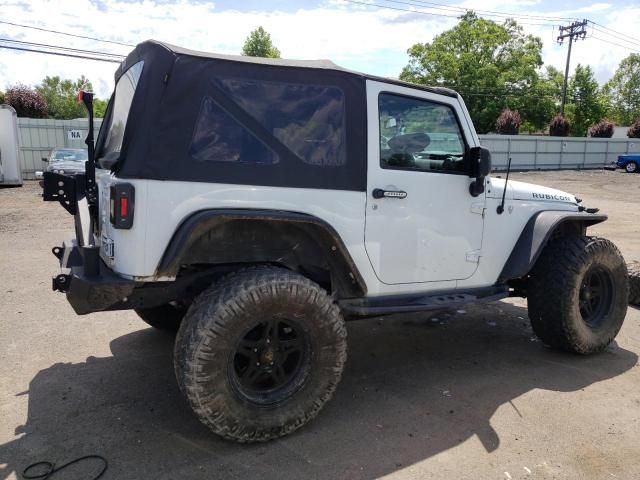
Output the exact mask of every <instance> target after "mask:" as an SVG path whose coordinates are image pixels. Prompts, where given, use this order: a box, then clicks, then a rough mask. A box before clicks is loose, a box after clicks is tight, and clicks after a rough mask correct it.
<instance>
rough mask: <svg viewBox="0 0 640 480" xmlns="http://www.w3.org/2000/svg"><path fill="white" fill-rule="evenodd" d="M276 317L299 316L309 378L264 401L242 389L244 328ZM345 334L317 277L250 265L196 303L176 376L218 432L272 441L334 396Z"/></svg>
mask: <svg viewBox="0 0 640 480" xmlns="http://www.w3.org/2000/svg"><path fill="white" fill-rule="evenodd" d="M270 318H276V319H278V320H277V321H286V322H288V321H289V320H282V319H294V320H295V323H296V325H298V327H299V328H300V330H301V331H302V332H303V334H302V336H304V337H305V338H306V339H308V347H309V349H308V355H307V356H306V357H305V358H306V360H305V362H306V363H305V362H302V366H301V367H300V372H302V373H301V374H300V375H302V376H300V377H299V378H298V377H296V380H295V382H293V380H292V382H290V383H292V384H293V385H294V387H295V388H293V389H292V388H291V387H287V388H288V393H287V395H286V396H283V397H282V398H280V397H275V394H274V395H272V396H274V397H275V398H277V399H278V400H277V401H275V402H274V403H269V404H258V403H256V401H254V400H253V399H248V398H247V397H246V396H243V394H242V393H241V392H240V390H239V388H238V387H237V385H236V380H234V379H235V378H236V371H235V370H234V369H235V368H236V364H235V363H234V362H235V361H236V360H234V359H236V358H237V355H238V353H237V352H238V351H239V348H241V347H240V346H239V345H242V343H241V342H242V341H244V340H245V339H246V338H247V337H246V336H245V337H243V335H244V334H245V332H247V331H250V332H251V331H253V330H251V329H252V328H254V326H255V325H262V323H260V322H263V321H266V319H270ZM256 328H258V327H256ZM276 328H277V327H276ZM346 337H347V331H346V327H345V324H344V320H343V318H342V315H341V313H340V310H339V308H338V306H337V305H336V304H335V303H334V301H333V300H332V299H331V297H329V296H328V295H327V293H326V291H325V290H323V289H322V288H321V287H320V286H318V285H317V284H316V283H314V282H312V281H310V280H309V279H307V278H305V277H303V276H302V275H299V274H296V273H293V272H290V271H288V270H285V269H281V268H266V267H262V268H248V269H244V270H240V271H237V272H234V273H231V274H229V275H228V276H226V277H224V278H222V279H221V280H219V281H218V282H216V283H215V284H214V285H213V286H212V287H210V288H209V289H207V290H205V291H204V292H203V293H202V294H200V296H199V297H197V298H196V300H195V301H194V302H193V304H192V305H191V307H190V308H189V310H188V312H187V314H186V315H185V318H184V320H183V322H182V325H181V326H180V329H179V331H178V335H177V336H176V342H175V350H174V368H175V373H176V378H177V380H178V384H179V386H180V389H181V390H182V392H183V393H184V394H185V396H186V397H187V400H188V401H189V404H190V405H191V407H192V408H193V410H194V412H195V413H196V415H197V416H198V417H199V419H200V420H201V421H202V422H203V423H204V424H205V425H207V426H208V427H209V428H210V429H211V430H212V431H213V432H214V433H216V434H218V435H220V436H222V437H224V438H226V439H230V440H234V441H236V442H241V443H246V442H261V441H267V440H271V439H275V438H278V437H281V436H284V435H287V434H289V433H291V432H293V431H294V430H296V429H298V428H300V427H301V426H303V425H304V424H305V423H307V422H308V421H310V420H311V419H313V418H314V417H315V416H316V415H317V414H318V412H319V411H320V409H321V408H322V407H323V405H324V404H325V403H326V402H327V401H328V400H329V399H330V398H331V396H332V395H333V392H334V391H335V389H336V386H337V384H338V382H339V381H340V378H341V376H342V370H343V368H344V364H345V361H346V358H347V342H346ZM239 342H240V343H239ZM260 368H264V367H260ZM283 388H284V387H283ZM264 398H265V402H266V401H270V400H269V399H270V396H269V395H265V396H264ZM258 400H259V401H260V402H261V401H262V400H263V399H262V397H260V398H259V399H258Z"/></svg>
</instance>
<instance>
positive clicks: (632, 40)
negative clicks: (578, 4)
mask: <svg viewBox="0 0 640 480" xmlns="http://www.w3.org/2000/svg"><path fill="white" fill-rule="evenodd" d="M589 22H590V23H592V24H593V25H595V26H596V27H601V28H603V29H605V30H608V31H609V32H611V33H609V32H604V31H602V30H601V28H596V30H599V31H601V32H602V33H605V34H607V35H611V36H612V37H618V39H619V40H622V41H624V42H630V43H635V44H639V45H640V43H639V42H638V40H637V38H635V37H631V36H630V35H626V34H624V33H621V32H617V31H616V30H612V29H611V28H609V27H605V26H604V25H601V24H599V23H597V22H594V21H592V20H589ZM624 37H626V38H624Z"/></svg>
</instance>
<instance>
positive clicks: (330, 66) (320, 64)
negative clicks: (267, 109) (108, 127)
mask: <svg viewBox="0 0 640 480" xmlns="http://www.w3.org/2000/svg"><path fill="white" fill-rule="evenodd" d="M148 48H151V49H155V48H163V49H166V50H167V51H168V52H171V53H173V54H175V55H189V56H192V57H198V58H202V59H207V58H210V59H215V60H227V61H231V62H243V63H250V64H256V65H270V66H273V67H297V68H313V69H319V70H335V71H338V72H343V73H345V74H347V75H355V76H358V77H362V78H366V79H370V80H375V81H378V82H385V83H391V84H393V85H402V86H406V87H410V88H417V89H419V90H424V91H427V92H433V93H437V94H440V95H447V96H449V97H457V96H458V94H457V92H455V91H454V90H451V89H449V88H445V87H427V86H424V85H416V84H414V83H409V82H403V81H402V80H398V79H394V78H387V77H379V76H376V75H369V74H366V73H361V72H356V71H354V70H349V69H346V68H343V67H341V66H339V65H336V64H335V63H333V62H332V61H331V60H325V59H319V60H290V59H285V58H262V57H247V56H243V55H224V54H220V53H212V52H203V51H201V50H191V49H189V48H184V47H179V46H177V45H171V44H169V43H165V42H159V41H157V40H147V41H146V42H143V43H140V44H138V45H137V46H136V48H135V50H133V51H132V52H131V53H130V54H129V55H128V56H127V58H126V59H125V60H124V61H123V62H122V63H121V64H120V67H119V68H118V70H117V71H116V74H115V79H116V81H118V79H119V78H120V76H121V75H122V74H123V73H124V72H125V71H127V70H128V68H129V67H130V66H131V65H133V64H134V63H136V62H137V61H138V60H139V59H140V58H141V56H140V52H143V51H145V50H147V49H148Z"/></svg>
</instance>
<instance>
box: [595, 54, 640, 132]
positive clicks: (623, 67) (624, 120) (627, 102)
mask: <svg viewBox="0 0 640 480" xmlns="http://www.w3.org/2000/svg"><path fill="white" fill-rule="evenodd" d="M603 91H604V94H605V95H606V96H607V97H608V99H609V102H610V103H611V115H612V117H613V118H614V119H615V120H616V122H618V123H619V124H620V125H631V124H632V123H633V122H634V121H636V120H637V119H638V118H640V54H638V53H632V54H631V55H629V56H628V57H627V58H625V59H624V60H622V62H620V65H619V66H618V69H617V70H616V73H615V74H614V75H613V77H612V78H611V80H609V81H608V82H607V83H606V84H605V86H604V88H603Z"/></svg>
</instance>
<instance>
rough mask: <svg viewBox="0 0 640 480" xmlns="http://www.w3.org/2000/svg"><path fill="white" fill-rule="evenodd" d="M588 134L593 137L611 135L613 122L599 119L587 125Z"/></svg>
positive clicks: (608, 136) (609, 136) (607, 136)
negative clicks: (589, 125)
mask: <svg viewBox="0 0 640 480" xmlns="http://www.w3.org/2000/svg"><path fill="white" fill-rule="evenodd" d="M589 136H591V137H594V138H611V137H613V123H611V122H610V121H609V120H604V119H603V120H600V121H599V122H597V123H594V124H593V125H591V127H589Z"/></svg>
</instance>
